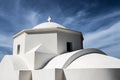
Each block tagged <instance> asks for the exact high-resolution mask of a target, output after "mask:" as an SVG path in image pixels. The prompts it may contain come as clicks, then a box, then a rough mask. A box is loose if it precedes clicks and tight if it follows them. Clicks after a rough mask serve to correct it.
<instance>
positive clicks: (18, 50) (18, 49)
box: [17, 44, 20, 54]
mask: <svg viewBox="0 0 120 80" xmlns="http://www.w3.org/2000/svg"><path fill="white" fill-rule="evenodd" d="M17 54H20V44H19V45H17Z"/></svg>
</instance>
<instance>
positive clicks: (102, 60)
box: [67, 53, 120, 69]
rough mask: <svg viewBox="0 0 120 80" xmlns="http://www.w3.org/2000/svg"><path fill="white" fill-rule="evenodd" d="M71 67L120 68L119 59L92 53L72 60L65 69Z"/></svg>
mask: <svg viewBox="0 0 120 80" xmlns="http://www.w3.org/2000/svg"><path fill="white" fill-rule="evenodd" d="M72 68H120V60H119V59H117V58H113V57H110V56H107V55H102V54H97V53H92V54H87V55H84V56H81V57H79V58H77V59H76V60H74V61H73V62H72V63H71V64H70V65H69V66H68V67H67V69H72Z"/></svg>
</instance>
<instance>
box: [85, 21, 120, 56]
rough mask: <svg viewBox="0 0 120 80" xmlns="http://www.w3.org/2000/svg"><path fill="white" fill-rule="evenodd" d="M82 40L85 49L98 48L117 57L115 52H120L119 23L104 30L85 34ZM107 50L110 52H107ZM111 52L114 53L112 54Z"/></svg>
mask: <svg viewBox="0 0 120 80" xmlns="http://www.w3.org/2000/svg"><path fill="white" fill-rule="evenodd" d="M84 38H85V40H84V47H85V48H91V47H94V48H100V49H103V50H105V51H106V52H109V53H110V54H112V55H114V56H115V55H118V52H116V51H120V49H119V48H120V22H118V23H116V24H114V25H112V26H111V27H110V28H108V29H106V30H103V31H98V32H97V31H96V32H93V33H87V34H85V35H84ZM115 46H117V47H115ZM114 47H115V48H114ZM109 48H110V49H112V50H109ZM108 50H109V51H108ZM110 51H111V52H110ZM112 52H116V53H114V54H113V53H112ZM119 56H120V55H119Z"/></svg>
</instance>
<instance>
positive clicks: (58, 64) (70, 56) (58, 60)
mask: <svg viewBox="0 0 120 80" xmlns="http://www.w3.org/2000/svg"><path fill="white" fill-rule="evenodd" d="M91 53H98V54H104V55H105V53H104V52H102V51H100V50H98V49H94V48H89V49H81V50H77V51H73V52H69V53H65V54H62V55H59V56H56V57H55V58H53V59H52V60H51V61H50V62H49V63H48V64H47V65H46V66H45V67H44V68H66V67H67V66H69V65H70V64H71V63H72V62H73V61H74V60H75V59H77V58H79V57H81V56H84V55H87V54H91Z"/></svg>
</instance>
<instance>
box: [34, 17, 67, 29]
mask: <svg viewBox="0 0 120 80" xmlns="http://www.w3.org/2000/svg"><path fill="white" fill-rule="evenodd" d="M51 19H52V18H51V17H50V16H49V17H48V22H45V23H42V24H39V25H37V26H35V27H33V29H44V28H57V27H59V28H65V27H64V26H62V25H60V24H58V23H55V22H51Z"/></svg>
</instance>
